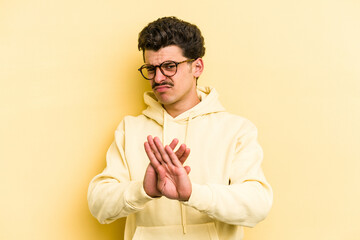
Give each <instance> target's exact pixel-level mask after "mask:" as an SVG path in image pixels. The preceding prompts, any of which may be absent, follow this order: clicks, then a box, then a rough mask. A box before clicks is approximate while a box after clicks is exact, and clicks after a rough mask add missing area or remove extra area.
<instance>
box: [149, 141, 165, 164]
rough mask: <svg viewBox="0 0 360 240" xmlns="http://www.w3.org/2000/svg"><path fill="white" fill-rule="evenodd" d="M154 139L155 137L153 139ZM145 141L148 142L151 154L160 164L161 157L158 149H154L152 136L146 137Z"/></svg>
mask: <svg viewBox="0 0 360 240" xmlns="http://www.w3.org/2000/svg"><path fill="white" fill-rule="evenodd" d="M155 138H156V137H155ZM147 140H148V143H149V146H150V149H151V150H152V152H153V153H154V155H155V157H156V159H157V160H158V161H159V162H160V163H162V162H163V160H162V157H161V154H160V152H159V150H158V148H157V147H156V145H155V143H154V139H153V138H152V136H150V135H149V136H148V137H147Z"/></svg>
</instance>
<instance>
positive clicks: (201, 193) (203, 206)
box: [184, 183, 214, 212]
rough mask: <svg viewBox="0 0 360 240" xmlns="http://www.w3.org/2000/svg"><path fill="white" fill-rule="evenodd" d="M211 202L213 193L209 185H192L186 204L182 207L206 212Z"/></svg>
mask: <svg viewBox="0 0 360 240" xmlns="http://www.w3.org/2000/svg"><path fill="white" fill-rule="evenodd" d="M213 202H214V201H213V193H212V191H211V188H210V186H209V185H200V184H196V183H193V184H192V192H191V196H190V198H189V200H188V201H187V202H184V205H187V206H189V207H194V208H196V209H197V210H199V211H205V212H206V211H208V210H209V209H210V208H211V205H212V204H213Z"/></svg>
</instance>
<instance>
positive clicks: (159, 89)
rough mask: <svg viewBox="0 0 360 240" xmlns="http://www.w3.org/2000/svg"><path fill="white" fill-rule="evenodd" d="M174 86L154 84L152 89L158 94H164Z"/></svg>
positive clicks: (163, 83)
mask: <svg viewBox="0 0 360 240" xmlns="http://www.w3.org/2000/svg"><path fill="white" fill-rule="evenodd" d="M173 86H174V84H173V83H172V82H162V83H160V84H159V83H154V84H153V86H152V89H153V90H154V91H157V92H164V91H166V90H167V89H170V88H172V87H173Z"/></svg>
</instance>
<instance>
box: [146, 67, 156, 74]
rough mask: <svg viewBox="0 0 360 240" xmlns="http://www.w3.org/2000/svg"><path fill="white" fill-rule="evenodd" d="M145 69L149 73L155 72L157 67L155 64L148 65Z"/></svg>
mask: <svg viewBox="0 0 360 240" xmlns="http://www.w3.org/2000/svg"><path fill="white" fill-rule="evenodd" d="M145 70H146V71H147V72H149V73H153V72H155V67H154V66H146V67H145Z"/></svg>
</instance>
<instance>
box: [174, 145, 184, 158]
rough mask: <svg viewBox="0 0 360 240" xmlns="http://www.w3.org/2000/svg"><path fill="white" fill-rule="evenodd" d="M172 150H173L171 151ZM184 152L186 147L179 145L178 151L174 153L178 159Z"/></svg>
mask: <svg viewBox="0 0 360 240" xmlns="http://www.w3.org/2000/svg"><path fill="white" fill-rule="evenodd" d="M173 150H174V149H173ZM185 150H186V145H185V144H181V145H180V147H179V149H178V150H177V151H176V152H175V154H176V156H177V157H178V158H179V159H180V158H181V156H182V155H183V154H184V152H185Z"/></svg>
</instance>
